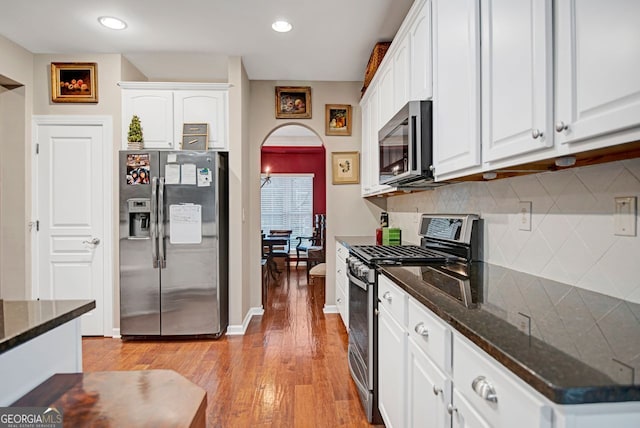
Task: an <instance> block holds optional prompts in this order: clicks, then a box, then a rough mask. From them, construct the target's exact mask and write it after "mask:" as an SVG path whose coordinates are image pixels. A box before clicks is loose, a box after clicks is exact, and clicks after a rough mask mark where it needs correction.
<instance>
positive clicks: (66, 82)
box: [51, 62, 98, 103]
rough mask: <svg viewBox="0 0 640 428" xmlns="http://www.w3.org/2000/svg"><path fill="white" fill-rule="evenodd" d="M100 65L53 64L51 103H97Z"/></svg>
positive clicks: (78, 63)
mask: <svg viewBox="0 0 640 428" xmlns="http://www.w3.org/2000/svg"><path fill="white" fill-rule="evenodd" d="M97 73H98V64H97V63H95V62H52V63H51V101H52V102H54V103H97V102H98V75H97Z"/></svg>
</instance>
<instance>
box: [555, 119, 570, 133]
mask: <svg viewBox="0 0 640 428" xmlns="http://www.w3.org/2000/svg"><path fill="white" fill-rule="evenodd" d="M567 129H569V125H568V124H566V123H564V122H563V121H560V122H557V123H556V132H562V131H566V130H567Z"/></svg>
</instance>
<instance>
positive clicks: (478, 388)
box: [471, 376, 498, 403]
mask: <svg viewBox="0 0 640 428" xmlns="http://www.w3.org/2000/svg"><path fill="white" fill-rule="evenodd" d="M471 388H473V390H474V392H475V393H476V394H478V395H479V396H480V397H482V398H483V399H484V400H487V401H489V402H491V403H497V402H498V395H497V394H496V390H495V389H494V388H493V385H491V384H490V383H489V381H488V380H487V378H485V377H484V376H478V377H477V378H475V379H474V380H473V382H471Z"/></svg>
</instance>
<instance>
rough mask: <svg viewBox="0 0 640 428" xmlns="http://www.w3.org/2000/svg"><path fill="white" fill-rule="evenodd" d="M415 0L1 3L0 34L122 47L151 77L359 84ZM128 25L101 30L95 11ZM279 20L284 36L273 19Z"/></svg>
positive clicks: (43, 43) (49, 46)
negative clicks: (239, 74)
mask: <svg viewBox="0 0 640 428" xmlns="http://www.w3.org/2000/svg"><path fill="white" fill-rule="evenodd" d="M412 3H413V0H109V1H105V0H83V1H77V0H55V1H51V0H19V1H17V0H0V11H1V12H0V34H1V35H2V36H4V37H6V38H8V39H10V40H13V41H14V42H15V43H17V44H19V45H20V46H22V47H24V48H25V49H27V50H29V51H31V52H33V53H47V54H52V53H62V54H73V53H122V54H124V55H125V57H127V58H128V59H129V60H130V61H131V62H132V63H133V64H134V65H136V66H137V67H138V68H139V69H140V71H142V72H143V73H144V74H145V75H146V76H147V77H149V78H150V79H151V80H191V81H193V80H203V81H215V80H220V79H226V78H227V68H226V64H227V57H228V56H242V58H243V62H244V65H245V68H246V70H247V74H248V76H249V79H251V80H302V81H305V80H312V81H313V80H318V81H322V80H327V81H362V80H363V76H364V71H365V68H366V65H367V61H368V59H369V55H370V53H371V50H372V49H373V46H374V45H375V43H376V42H378V41H383V40H391V39H392V38H393V35H394V34H395V33H396V31H397V29H398V27H399V26H400V23H401V22H402V19H403V18H404V16H405V15H406V13H407V11H408V10H409V7H410V6H411V4H412ZM102 15H109V16H116V17H119V18H121V19H123V20H125V21H126V22H127V24H128V28H127V29H126V30H124V31H113V30H108V29H105V28H102V27H101V26H100V25H99V24H98V22H97V18H98V16H102ZM283 18H284V19H287V20H289V21H290V22H291V23H292V25H293V30H292V31H291V32H289V33H284V34H282V33H276V32H274V31H273V30H272V29H271V23H272V22H273V21H275V20H277V19H283Z"/></svg>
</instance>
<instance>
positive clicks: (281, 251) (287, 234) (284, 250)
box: [269, 229, 292, 278]
mask: <svg viewBox="0 0 640 428" xmlns="http://www.w3.org/2000/svg"><path fill="white" fill-rule="evenodd" d="M291 233H292V231H291V230H281V229H272V230H270V231H269V238H283V239H286V244H285V245H283V246H280V247H276V246H274V247H272V249H271V252H270V253H269V257H271V258H272V259H273V258H283V259H284V263H285V265H286V267H287V278H289V276H290V274H291V265H290V261H291V256H290V255H289V251H290V250H291ZM276 248H277V249H276Z"/></svg>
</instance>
